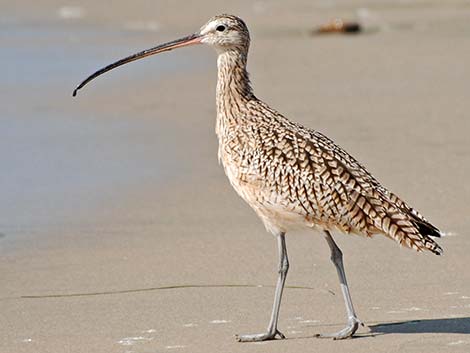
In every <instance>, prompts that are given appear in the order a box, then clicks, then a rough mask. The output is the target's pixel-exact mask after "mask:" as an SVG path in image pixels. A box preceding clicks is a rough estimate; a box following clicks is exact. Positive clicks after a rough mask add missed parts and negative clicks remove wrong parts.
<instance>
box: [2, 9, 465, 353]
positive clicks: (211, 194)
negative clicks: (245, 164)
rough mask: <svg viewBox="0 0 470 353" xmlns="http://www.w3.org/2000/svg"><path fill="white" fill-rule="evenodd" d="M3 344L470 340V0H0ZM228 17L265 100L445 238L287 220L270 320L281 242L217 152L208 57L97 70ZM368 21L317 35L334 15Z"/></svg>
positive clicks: (111, 347) (9, 348) (196, 52)
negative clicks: (343, 32)
mask: <svg viewBox="0 0 470 353" xmlns="http://www.w3.org/2000/svg"><path fill="white" fill-rule="evenodd" d="M1 6H2V14H1V16H0V26H1V28H2V31H1V34H0V45H1V48H2V49H1V51H2V56H1V58H0V60H1V62H2V67H3V74H2V82H3V84H2V85H1V87H0V89H1V95H0V104H1V106H2V110H3V112H2V115H1V117H0V130H1V131H2V138H1V141H0V160H2V161H3V168H2V169H3V171H2V176H1V180H2V183H1V184H0V195H2V203H1V205H0V214H2V218H1V221H0V233H1V237H0V253H1V257H0V278H1V280H2V287H1V288H0V312H1V313H2V315H1V316H0V327H1V328H2V334H1V339H0V352H5V353H13V352H14V353H17V352H19V353H21V352H28V353H29V352H35V353H42V352H44V353H46V352H47V353H59V352H60V353H62V352H87V353H89V352H107V353H108V352H122V353H125V352H127V353H130V352H136V353H137V352H167V351H168V352H171V351H173V352H191V353H197V352H203V353H207V352H283V353H286V352H351V353H354V352H358V353H359V352H360V353H366V352H374V353H376V352H417V353H418V352H428V353H430V352H439V353H442V352H452V353H454V352H469V351H470V336H469V334H470V274H469V273H470V272H469V271H468V269H467V265H468V261H469V256H468V249H469V247H470V241H469V238H468V237H467V233H468V229H470V219H469V217H468V214H469V206H468V199H469V197H470V183H468V180H467V179H468V174H469V172H470V163H469V162H470V144H469V142H468V136H467V135H468V131H469V123H468V111H469V110H470V101H469V99H468V92H469V91H470V84H469V81H468V79H467V77H468V62H470V41H469V34H470V28H469V27H468V23H467V22H468V21H467V19H468V15H469V12H470V8H469V7H468V3H467V2H465V1H452V2H451V1H449V2H446V3H445V5H442V4H441V3H439V2H426V1H410V2H400V3H399V4H398V3H395V2H392V1H389V2H387V1H380V2H374V3H370V2H368V3H364V2H361V1H338V2H326V1H324V2H317V3H315V4H311V2H310V1H300V2H295V3H294V4H288V3H287V2H285V3H281V2H275V3H274V2H273V3H271V2H261V1H259V2H255V3H251V2H248V1H243V2H237V3H236V4H231V3H223V2H220V1H218V2H215V1H214V2H211V1H198V2H194V3H193V4H191V5H186V2H182V1H178V2H176V1H171V2H169V1H168V2H161V3H158V2H154V1H134V2H132V5H131V2H125V1H117V2H113V5H112V6H109V4H95V2H92V1H82V2H80V3H78V2H75V3H69V2H62V1H41V3H40V4H39V2H29V3H28V2H23V3H21V4H17V3H13V2H5V1H2V2H1ZM219 12H233V13H237V14H239V15H240V16H242V17H243V18H245V19H246V21H247V22H248V24H249V26H250V28H251V30H252V50H251V52H250V61H249V71H250V72H251V77H252V79H253V83H254V87H255V91H256V92H257V95H258V96H259V97H261V98H263V99H264V100H266V101H267V102H268V103H269V104H271V105H272V106H273V107H276V108H277V109H278V110H279V111H281V112H283V113H284V114H285V115H286V116H288V117H290V118H292V119H295V120H297V121H299V122H301V123H303V124H305V125H307V126H309V127H312V128H315V129H317V130H320V131H322V132H323V133H325V134H327V135H328V136H330V137H331V138H333V139H334V140H335V141H337V142H338V143H339V144H340V145H341V146H343V147H344V148H346V149H347V150H348V151H349V152H351V153H352V154H353V155H354V156H356V158H358V159H359V160H360V161H362V162H363V163H364V164H365V165H366V166H367V167H368V168H369V169H370V170H371V171H372V172H373V174H374V175H375V176H376V177H377V178H378V179H379V180H381V181H382V182H383V183H384V184H385V185H386V186H387V187H389V188H390V189H391V190H393V191H394V192H396V193H397V194H399V195H401V196H402V197H403V198H404V199H406V200H408V201H409V202H410V203H411V204H412V205H413V206H415V207H416V208H417V209H419V210H420V211H421V212H422V213H423V214H424V215H425V216H426V217H427V218H428V219H430V220H431V221H432V222H433V223H435V224H436V225H437V226H439V227H440V228H441V229H442V230H444V231H445V232H447V233H448V234H449V236H447V237H446V238H443V239H441V240H440V242H439V243H440V244H441V245H442V247H443V248H444V250H445V255H444V256H442V257H437V256H434V255H432V254H416V253H415V252H413V251H410V250H407V249H402V248H400V247H399V246H398V245H397V244H395V243H393V242H392V241H390V240H388V239H385V238H383V237H379V236H377V237H375V238H374V239H363V238H360V237H357V236H348V235H341V234H337V235H336V240H337V242H338V244H339V245H340V247H341V248H342V250H343V253H344V255H345V266H346V271H347V274H348V279H349V282H350V287H351V291H352V297H353V301H354V304H355V307H356V311H357V313H358V315H359V318H360V319H361V320H362V321H364V323H366V324H367V325H368V328H365V327H364V328H361V329H360V331H359V332H358V333H359V335H358V338H356V339H351V340H344V341H332V340H319V339H316V338H313V336H314V334H316V333H320V332H332V331H334V330H336V329H339V328H341V327H342V325H343V324H344V323H345V309H344V305H343V300H342V297H341V292H340V290H339V284H338V280H337V277H336V272H335V269H334V267H333V265H332V264H331V262H330V260H329V250H328V247H327V244H326V243H325V242H324V240H323V239H322V236H320V235H319V234H318V233H315V232H311V231H301V232H297V233H292V234H288V236H287V245H288V251H289V258H290V263H291V268H290V272H289V275H288V278H287V286H288V288H287V289H286V291H285V296H284V298H283V303H282V307H281V317H280V322H279V329H280V330H281V331H283V332H284V333H285V335H286V336H287V339H286V340H283V341H280V340H276V341H272V342H263V343H245V344H241V343H237V342H236V341H235V339H234V335H235V334H237V333H241V334H243V333H255V332H261V331H262V330H263V329H265V327H266V325H267V322H268V319H269V315H270V310H271V304H272V297H273V292H274V288H273V285H274V284H275V280H276V261H277V259H276V244H275V241H274V239H273V237H272V236H271V235H269V234H268V233H266V232H265V230H264V228H263V226H262V224H261V222H260V221H259V220H258V219H257V217H256V216H255V214H254V213H253V212H252V211H251V210H250V209H249V208H248V207H247V206H246V205H245V204H244V203H243V201H242V200H241V199H239V198H238V197H237V195H236V194H235V193H234V192H233V190H232V189H231V187H230V185H229V183H228V181H227V180H226V178H225V176H224V174H223V171H222V168H221V167H220V166H219V165H218V162H217V140H216V137H215V134H214V122H215V101H214V99H215V98H214V90H215V78H216V71H215V54H214V53H213V52H212V51H211V50H210V49H209V48H203V47H199V48H187V49H184V50H180V51H175V52H172V53H170V54H168V55H162V56H161V57H159V58H153V59H149V60H145V61H142V62H139V63H134V64H132V65H129V66H127V67H125V68H124V67H123V68H122V69H120V70H119V71H115V72H113V73H111V74H109V75H107V76H106V77H103V78H101V79H100V80H99V81H96V82H94V83H93V84H91V85H90V86H89V87H87V88H86V89H84V90H83V91H81V92H80V95H79V96H78V98H76V99H72V98H71V97H70V93H71V91H72V89H73V87H74V85H75V84H77V83H78V82H79V81H81V79H83V78H84V77H85V76H86V75H88V74H89V73H90V72H92V71H93V70H95V69H97V68H99V67H101V66H102V65H104V64H107V63H110V62H111V61H113V60H115V59H117V58H120V57H122V56H124V55H127V54H130V53H132V52H134V51H136V50H140V49H144V48H147V47H150V46H153V45H155V44H157V43H160V42H162V41H165V40H167V39H173V38H176V37H178V36H182V35H185V34H187V33H189V32H191V31H194V30H195V29H197V28H198V27H199V26H200V25H201V24H202V23H203V22H205V21H206V20H207V18H209V17H210V16H212V15H213V14H216V13H219ZM358 15H359V16H360V17H361V18H362V19H363V20H364V21H365V22H366V25H367V32H366V33H365V34H361V35H357V36H323V37H322V36H316V37H315V36H310V35H309V31H310V30H311V28H313V27H314V26H316V25H318V24H321V23H323V22H325V21H328V20H329V19H330V18H331V17H333V16H344V17H346V18H352V19H354V18H355V17H356V16H358Z"/></svg>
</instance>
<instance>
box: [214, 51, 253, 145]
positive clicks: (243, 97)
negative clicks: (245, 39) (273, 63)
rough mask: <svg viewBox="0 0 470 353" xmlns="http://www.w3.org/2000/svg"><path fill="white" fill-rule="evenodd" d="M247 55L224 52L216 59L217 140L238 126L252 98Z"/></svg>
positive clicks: (239, 52)
mask: <svg viewBox="0 0 470 353" xmlns="http://www.w3.org/2000/svg"><path fill="white" fill-rule="evenodd" d="M246 62H247V54H246V53H245V52H242V51H239V50H233V51H224V52H221V53H219V56H218V58H217V68H218V75H217V76H218V77H217V92H216V95H217V126H216V133H217V135H218V136H219V138H220V137H221V136H222V135H223V134H225V133H227V129H229V128H230V127H232V126H236V125H237V124H238V120H239V119H240V118H242V117H243V115H244V114H243V112H244V111H245V109H246V108H245V107H246V104H247V103H248V102H249V101H250V100H252V99H253V98H254V95H253V90H252V88H251V83H250V79H249V78H248V72H247V71H246Z"/></svg>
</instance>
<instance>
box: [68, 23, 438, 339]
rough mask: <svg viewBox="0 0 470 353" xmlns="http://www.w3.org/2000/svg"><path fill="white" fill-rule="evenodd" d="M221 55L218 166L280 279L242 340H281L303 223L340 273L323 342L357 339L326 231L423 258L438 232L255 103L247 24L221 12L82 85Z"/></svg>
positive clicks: (311, 133) (345, 161)
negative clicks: (185, 52) (130, 68)
mask: <svg viewBox="0 0 470 353" xmlns="http://www.w3.org/2000/svg"><path fill="white" fill-rule="evenodd" d="M200 43H204V44H209V45H211V46H213V47H214V48H215V50H216V51H217V54H218V57H217V67H218V80H217V124H216V133H217V136H218V139H219V160H220V161H221V162H222V164H223V166H224V169H225V173H226V174H227V177H228V178H229V180H230V183H231V184H232V186H233V188H234V189H235V190H236V192H237V193H238V194H239V195H240V196H241V197H242V198H243V199H244V200H245V201H246V202H247V203H248V204H249V205H250V206H251V207H252V208H253V209H254V210H255V212H256V213H257V214H258V216H259V217H260V218H261V220H262V221H263V223H264V225H265V226H266V229H267V230H268V231H269V232H271V233H272V234H273V235H275V236H276V239H277V243H278V249H279V277H278V280H277V285H276V291H275V296H274V306H273V310H272V314H271V319H270V321H269V325H268V329H267V331H266V332H265V333H261V334H254V335H242V336H238V340H240V341H244V342H248V341H263V340H270V339H274V338H275V337H276V336H279V337H280V338H284V335H283V334H282V333H281V332H280V331H279V330H278V328H277V323H278V316H279V308H280V304H281V297H282V291H283V288H284V283H285V280H286V275H287V271H288V269H289V262H288V259H287V249H286V241H285V234H286V232H287V231H289V230H291V229H293V228H298V227H299V226H300V227H301V226H305V227H310V228H314V227H315V228H317V229H320V230H322V231H323V233H324V236H325V239H326V241H327V242H328V245H329V247H330V250H331V260H332V261H333V263H334V265H335V267H336V270H337V272H338V276H339V281H340V284H341V290H342V292H343V296H344V301H345V304H346V310H347V315H348V323H347V326H346V327H345V328H344V329H342V330H341V331H339V332H337V333H334V334H328V335H319V336H320V337H331V338H334V339H343V338H348V337H351V336H352V335H353V334H354V333H355V332H356V330H357V329H358V326H359V324H360V323H361V322H360V321H359V319H358V318H357V316H356V313H355V311H354V307H353V304H352V301H351V297H350V294H349V289H348V284H347V282H346V275H345V272H344V268H343V260H342V252H341V250H340V249H339V248H338V246H337V245H336V243H335V242H334V240H333V237H332V236H331V234H330V230H332V229H337V230H339V231H341V232H344V233H356V234H360V235H364V236H367V237H370V236H372V235H373V234H376V233H381V234H384V235H385V236H387V237H389V238H391V239H394V240H396V241H397V242H398V243H400V244H401V245H404V246H406V247H409V248H413V249H416V250H418V251H423V250H429V251H431V252H433V253H435V254H437V255H440V254H441V253H442V249H441V248H440V247H439V245H438V244H436V243H435V242H434V240H433V239H432V238H431V237H440V236H441V233H440V231H439V230H438V229H437V228H436V227H434V226H433V225H432V224H431V223H429V222H428V221H427V220H426V219H425V218H424V217H423V216H422V215H421V214H420V213H418V211H416V210H415V209H413V208H412V207H410V206H409V205H408V204H407V203H406V202H404V201H403V200H401V199H400V198H399V197H398V196H396V195H395V194H393V193H391V192H390V191H388V190H387V189H386V188H385V187H383V186H382V185H381V184H380V183H379V182H378V181H377V180H376V179H375V178H374V177H373V176H372V175H371V174H370V173H369V172H368V171H367V170H366V169H365V168H364V167H363V166H362V165H361V164H360V163H359V162H358V161H356V159H354V158H353V157H351V156H350V155H349V154H348V153H347V152H346V151H345V150H343V149H342V148H341V147H339V146H338V145H336V144H335V143H334V142H333V141H332V140H330V139H329V138H328V137H326V136H324V135H323V134H321V133H319V132H318V131H315V130H311V129H308V128H306V127H304V126H302V125H300V124H297V123H295V122H292V121H290V120H288V119H287V118H285V117H284V116H283V115H281V114H279V113H278V112H277V111H275V110H274V109H272V108H271V107H269V106H268V105H267V104H265V103H264V102H262V101H260V100H259V99H258V98H256V97H255V95H254V93H253V90H252V87H251V84H250V80H249V78H248V73H247V71H246V63H247V55H248V48H249V45H250V35H249V32H248V28H247V27H246V25H245V23H244V22H243V20H241V19H240V18H238V17H236V16H231V15H219V16H215V17H213V18H211V19H210V20H209V21H208V22H207V23H206V24H205V25H204V26H202V27H201V29H200V30H199V31H198V32H197V33H195V34H192V35H189V36H187V37H184V38H181V39H178V40H174V41H172V42H168V43H166V44H162V45H159V46H157V47H154V48H151V49H148V50H144V51H142V52H140V53H137V54H134V55H131V56H129V57H126V58H124V59H121V60H119V61H117V62H115V63H113V64H111V65H108V66H106V67H104V68H102V69H101V70H98V71H97V72H95V73H94V74H92V75H90V76H89V77H88V78H87V79H85V80H84V81H83V82H82V83H81V84H80V85H79V86H78V87H77V88H76V89H75V90H74V92H73V95H74V96H75V95H76V93H77V90H79V89H80V88H82V87H83V86H84V85H86V84H87V83H88V82H89V81H91V80H93V79H94V78H96V77H97V76H99V75H101V74H103V73H105V72H107V71H109V70H112V69H113V68H115V67H118V66H120V65H123V64H126V63H128V62H131V61H134V60H137V59H140V58H144V57H147V56H150V55H154V54H158V53H162V52H165V51H169V50H172V49H175V48H179V47H183V46H187V45H192V44H200Z"/></svg>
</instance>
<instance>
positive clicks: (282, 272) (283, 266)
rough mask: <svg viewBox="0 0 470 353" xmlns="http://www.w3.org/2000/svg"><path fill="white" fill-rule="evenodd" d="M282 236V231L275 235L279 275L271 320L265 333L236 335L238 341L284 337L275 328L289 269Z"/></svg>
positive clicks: (256, 340) (284, 241)
mask: <svg viewBox="0 0 470 353" xmlns="http://www.w3.org/2000/svg"><path fill="white" fill-rule="evenodd" d="M284 236H285V234H284V233H281V234H279V235H278V236H277V246H278V250H279V277H278V278H277V284H276V292H275V294H274V305H273V311H272V314H271V320H269V325H268V330H267V332H265V333H259V334H254V335H241V336H237V340H238V341H240V342H259V341H267V340H273V339H275V337H276V336H279V337H280V338H286V337H285V336H284V335H283V334H282V333H281V332H280V331H279V330H278V329H277V321H278V317H279V308H280V307H281V298H282V291H283V289H284V283H285V282H286V277H287V271H288V270H289V260H288V259H287V248H286V240H285V237H284Z"/></svg>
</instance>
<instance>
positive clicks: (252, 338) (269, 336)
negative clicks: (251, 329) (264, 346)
mask: <svg viewBox="0 0 470 353" xmlns="http://www.w3.org/2000/svg"><path fill="white" fill-rule="evenodd" d="M276 336H279V338H280V339H285V338H286V336H284V334H283V333H282V332H281V331H279V330H278V329H274V330H270V331H268V332H265V333H258V334H254V335H236V336H235V337H236V339H237V341H238V342H261V341H270V340H274V339H276Z"/></svg>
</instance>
